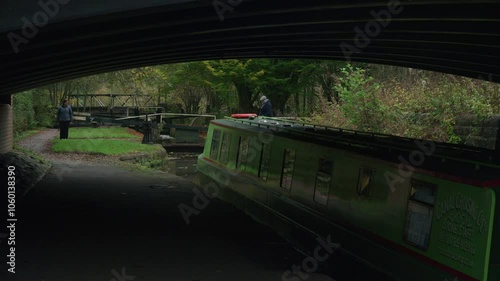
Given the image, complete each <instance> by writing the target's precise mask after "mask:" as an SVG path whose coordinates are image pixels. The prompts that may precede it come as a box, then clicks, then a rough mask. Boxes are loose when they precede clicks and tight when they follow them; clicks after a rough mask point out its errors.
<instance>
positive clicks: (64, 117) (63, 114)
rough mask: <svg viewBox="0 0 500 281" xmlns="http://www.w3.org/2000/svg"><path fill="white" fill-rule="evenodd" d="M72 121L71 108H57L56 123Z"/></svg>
mask: <svg viewBox="0 0 500 281" xmlns="http://www.w3.org/2000/svg"><path fill="white" fill-rule="evenodd" d="M71 120H73V110H72V109H71V106H69V105H68V106H59V108H58V109H57V121H58V122H60V121H71Z"/></svg>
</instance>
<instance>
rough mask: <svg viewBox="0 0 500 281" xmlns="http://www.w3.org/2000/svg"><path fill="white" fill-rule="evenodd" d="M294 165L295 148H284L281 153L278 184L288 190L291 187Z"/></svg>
mask: <svg viewBox="0 0 500 281" xmlns="http://www.w3.org/2000/svg"><path fill="white" fill-rule="evenodd" d="M294 165H295V150H293V149H285V152H284V155H283V169H282V170H281V183H280V186H281V187H282V188H283V189H286V190H288V191H290V189H291V188H292V177H293V167H294Z"/></svg>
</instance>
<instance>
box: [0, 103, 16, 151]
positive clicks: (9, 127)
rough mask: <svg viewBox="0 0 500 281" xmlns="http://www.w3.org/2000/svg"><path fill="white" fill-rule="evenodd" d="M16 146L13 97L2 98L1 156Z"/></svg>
mask: <svg viewBox="0 0 500 281" xmlns="http://www.w3.org/2000/svg"><path fill="white" fill-rule="evenodd" d="M13 146H14V111H13V109H12V98H11V96H0V154H2V153H6V152H9V151H11V150H12V148H13Z"/></svg>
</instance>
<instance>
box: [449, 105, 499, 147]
mask: <svg viewBox="0 0 500 281" xmlns="http://www.w3.org/2000/svg"><path fill="white" fill-rule="evenodd" d="M456 121H457V122H456V125H455V127H454V132H455V134H456V135H458V136H459V137H461V138H462V140H463V141H464V143H465V144H467V145H471V146H477V147H483V148H489V149H496V150H500V114H499V115H494V116H492V117H491V118H488V119H486V120H481V119H479V118H477V117H476V116H472V115H471V116H461V117H458V118H457V120H456Z"/></svg>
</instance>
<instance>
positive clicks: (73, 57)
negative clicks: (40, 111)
mask: <svg viewBox="0 0 500 281" xmlns="http://www.w3.org/2000/svg"><path fill="white" fill-rule="evenodd" d="M43 1H45V2H47V1H55V0H43ZM59 1H61V2H62V1H69V0H59ZM216 1H219V0H216ZM220 1H223V2H222V3H229V2H230V3H232V4H233V5H235V7H234V11H233V12H231V11H226V12H225V13H224V14H223V16H224V20H223V21H221V20H220V18H219V15H218V13H217V12H216V9H215V8H214V5H213V3H215V2H214V1H213V0H212V1H189V0H185V1H167V0H163V1H162V0H156V1H154V0H148V1H144V0H143V1H139V0H137V1H125V2H127V3H128V4H122V2H123V1H117V0H113V1H107V2H102V1H97V0H88V1H85V4H83V2H82V1H80V2H77V1H76V0H72V1H69V2H68V3H67V4H64V5H62V4H61V5H59V12H58V13H57V14H56V15H55V16H54V17H53V18H50V20H49V23H48V24H47V25H46V26H44V27H40V28H38V32H37V33H36V35H35V36H33V38H31V39H28V38H26V40H27V42H26V43H21V44H20V45H19V52H18V53H17V54H16V53H15V52H14V48H13V47H12V44H11V42H10V40H9V34H10V38H12V36H13V34H17V35H18V36H22V35H23V33H22V29H21V25H22V24H23V22H22V20H21V19H22V17H26V18H27V19H29V20H32V19H33V15H34V14H35V13H36V12H37V11H41V10H42V8H41V7H40V6H38V4H36V2H37V1H29V2H31V3H26V2H28V1H14V0H10V3H4V4H3V5H4V9H3V12H2V13H3V15H0V16H2V17H3V20H1V21H0V23H1V24H2V26H0V30H2V31H1V34H0V38H1V41H0V42H1V45H0V56H1V58H2V59H1V62H2V63H1V65H0V67H1V73H2V75H1V77H0V94H10V93H15V92H19V91H22V90H26V89H29V88H33V87H37V86H41V85H45V84H49V83H53V82H57V81H62V80H67V79H71V78H77V77H81V76H86V75H91V74H97V73H103V72H108V71H113V70H120V69H127V68H132V67H140V66H146V65H156V64H164V63H174V62H187V61H194V60H209V59H226V58H260V57H268V58H271V57H272V58H314V59H333V60H345V55H344V52H343V51H342V48H341V46H342V43H344V46H354V47H356V46H357V47H356V48H357V50H355V49H353V48H354V47H353V48H351V49H350V50H351V51H354V50H355V51H356V52H354V53H352V55H351V56H350V59H351V60H352V61H360V62H367V63H379V64H390V65H398V66H406V67H412V68H420V69H427V70H433V71H439V72H444V73H451V74H458V75H463V76H468V77H473V78H479V79H485V80H490V81H494V82H500V52H499V51H500V48H499V41H500V40H499V36H500V1H459V0H451V1H419V0H415V1H401V7H402V11H400V13H393V14H392V20H391V21H390V22H389V24H388V25H387V26H386V27H381V32H380V34H378V35H373V37H369V38H370V41H369V42H363V41H362V40H355V37H356V34H357V32H356V31H355V30H356V27H358V28H359V29H362V30H364V29H365V27H366V26H367V25H372V24H373V23H374V17H373V12H375V13H377V12H380V11H388V10H390V9H389V8H388V4H389V3H392V4H394V3H395V1H392V0H391V1H366V0H364V1H362V0H360V1H352V0H350V1H345V0H337V1H304V0H301V1H294V0H289V1H261V0H258V1H257V0H256V1H243V2H241V3H238V2H240V1H236V0H232V1H228V0H220ZM18 2H20V3H23V4H19V3H18ZM131 3H132V4H131ZM219 3H220V2H219ZM227 5H229V4H227ZM391 7H393V6H391ZM394 9H395V8H393V10H394ZM397 9H399V8H397ZM42 19H43V18H42ZM383 23H384V24H385V22H383ZM377 24H378V25H379V26H381V25H380V24H381V23H377ZM13 26H14V28H13ZM12 32H13V33H12ZM356 43H357V44H358V45H356ZM358 47H359V48H358ZM346 49H347V47H346Z"/></svg>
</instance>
